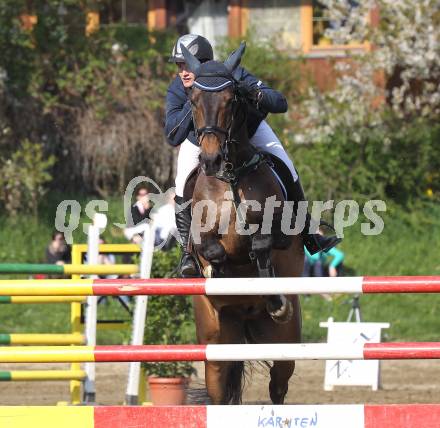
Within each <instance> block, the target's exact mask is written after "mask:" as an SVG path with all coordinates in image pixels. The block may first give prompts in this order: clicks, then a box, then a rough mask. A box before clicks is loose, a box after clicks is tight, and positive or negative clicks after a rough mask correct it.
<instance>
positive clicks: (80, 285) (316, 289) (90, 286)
mask: <svg viewBox="0 0 440 428" xmlns="http://www.w3.org/2000/svg"><path fill="white" fill-rule="evenodd" d="M36 285H38V287H37V286H36ZM439 292H440V276H395V277H393V276H365V277H362V276H359V277H338V278H189V279H173V278H171V279H163V278H160V279H79V280H70V279H64V280H51V279H47V280H0V296H71V295H72V296H116V295H207V296H215V295H231V296H232V295H248V296H250V295H271V294H274V293H275V294H322V293H357V294H381V293H439Z"/></svg>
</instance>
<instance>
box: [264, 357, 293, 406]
mask: <svg viewBox="0 0 440 428" xmlns="http://www.w3.org/2000/svg"><path fill="white" fill-rule="evenodd" d="M294 370H295V361H274V362H273V366H272V368H271V369H270V382H269V395H270V399H271V400H272V403H273V404H284V398H285V396H286V394H287V391H288V389H289V379H290V377H291V376H292V375H293V372H294Z"/></svg>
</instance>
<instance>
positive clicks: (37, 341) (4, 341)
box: [0, 333, 85, 345]
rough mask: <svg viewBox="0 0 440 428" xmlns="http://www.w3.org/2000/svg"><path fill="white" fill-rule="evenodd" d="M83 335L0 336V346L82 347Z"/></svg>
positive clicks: (13, 334) (83, 342) (35, 334)
mask: <svg viewBox="0 0 440 428" xmlns="http://www.w3.org/2000/svg"><path fill="white" fill-rule="evenodd" d="M84 344H85V337H84V335H83V334H75V333H73V334H40V333H34V334H15V333H12V334H5V333H2V334H0V345H84Z"/></svg>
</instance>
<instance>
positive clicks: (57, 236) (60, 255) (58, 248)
mask: <svg viewBox="0 0 440 428" xmlns="http://www.w3.org/2000/svg"><path fill="white" fill-rule="evenodd" d="M70 261H71V255H70V247H69V246H68V245H67V243H66V240H65V238H64V234H63V233H61V232H59V231H57V230H56V231H54V232H53V233H52V241H51V242H50V244H49V245H48V246H47V248H46V263H51V264H57V265H64V264H66V263H70Z"/></svg>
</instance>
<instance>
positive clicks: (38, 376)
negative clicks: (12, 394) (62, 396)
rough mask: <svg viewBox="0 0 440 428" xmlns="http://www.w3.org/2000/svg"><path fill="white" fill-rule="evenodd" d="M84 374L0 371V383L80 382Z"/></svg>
mask: <svg viewBox="0 0 440 428" xmlns="http://www.w3.org/2000/svg"><path fill="white" fill-rule="evenodd" d="M85 376H86V373H85V372H84V371H83V370H70V371H69V370H26V371H21V370H11V371H0V382H10V381H14V382H15V381H25V382H29V381H42V380H51V381H52V380H53V381H57V380H60V381H66V380H78V381H81V380H83V379H84V378H85Z"/></svg>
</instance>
